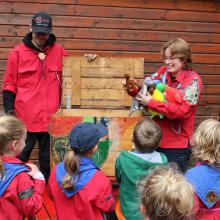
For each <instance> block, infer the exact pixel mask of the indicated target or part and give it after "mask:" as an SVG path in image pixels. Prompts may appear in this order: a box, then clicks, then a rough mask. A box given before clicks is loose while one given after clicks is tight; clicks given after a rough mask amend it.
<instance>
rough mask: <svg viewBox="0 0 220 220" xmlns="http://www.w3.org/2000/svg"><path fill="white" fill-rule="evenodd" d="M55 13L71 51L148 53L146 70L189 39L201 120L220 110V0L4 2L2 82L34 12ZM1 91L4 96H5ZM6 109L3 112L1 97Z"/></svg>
mask: <svg viewBox="0 0 220 220" xmlns="http://www.w3.org/2000/svg"><path fill="white" fill-rule="evenodd" d="M38 11H45V12H47V13H49V14H51V15H52V17H53V23H54V33H55V34H56V36H57V40H58V42H59V43H61V44H62V45H63V46H64V47H65V48H66V49H67V50H68V52H69V54H70V55H75V54H78V55H79V54H84V53H88V52H91V53H96V54H98V55H100V56H122V57H144V58H145V73H146V74H150V73H153V72H154V71H156V70H157V68H158V67H159V66H160V65H161V64H162V63H161V56H160V48H161V46H162V45H163V43H164V42H166V41H168V40H170V39H171V38H174V37H181V38H184V39H185V40H187V41H188V42H189V43H190V45H191V48H192V52H193V60H194V64H195V65H194V67H195V69H196V70H197V71H198V72H199V74H200V75H201V77H202V79H203V82H204V88H203V97H202V101H201V103H200V108H199V111H198V114H197V123H198V122H200V121H201V120H204V119H205V118H207V117H216V118H219V113H220V1H217V0H216V1H212V0H206V1H204V0H156V1H154V0H152V1H150V0H149V1H147V0H133V1H131V0H111V1H110V0H105V1H103V0H63V1H62V0H59V1H58V0H47V1H45V0H34V1H30V0H8V1H2V0H1V1H0V30H1V31H0V82H1V84H2V77H3V73H4V69H5V65H6V59H7V55H8V53H9V51H10V50H11V48H13V47H14V46H15V45H17V44H18V43H20V42H21V40H22V38H23V36H24V35H25V34H26V32H28V31H29V27H28V25H29V24H30V21H31V17H32V14H33V13H35V12H38ZM0 95H1V94H0ZM0 100H1V102H0V104H1V107H0V109H1V112H2V98H1V99H0Z"/></svg>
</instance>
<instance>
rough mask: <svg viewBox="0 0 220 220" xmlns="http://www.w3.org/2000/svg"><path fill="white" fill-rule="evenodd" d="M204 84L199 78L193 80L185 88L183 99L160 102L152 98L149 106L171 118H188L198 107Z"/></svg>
mask: <svg viewBox="0 0 220 220" xmlns="http://www.w3.org/2000/svg"><path fill="white" fill-rule="evenodd" d="M201 91H202V84H201V83H200V82H199V80H197V79H194V80H192V81H191V82H190V83H189V84H188V85H187V86H186V87H185V88H184V90H183V101H182V102H181V103H177V102H169V103H166V102H159V101H156V100H154V99H151V100H150V101H149V103H148V108H150V109H151V110H154V111H157V112H159V113H161V114H163V115H165V116H166V117H168V118H170V119H184V118H187V117H188V116H189V115H190V114H191V112H192V111H193V110H194V109H195V108H196V106H197V105H198V102H199V98H200V96H201Z"/></svg>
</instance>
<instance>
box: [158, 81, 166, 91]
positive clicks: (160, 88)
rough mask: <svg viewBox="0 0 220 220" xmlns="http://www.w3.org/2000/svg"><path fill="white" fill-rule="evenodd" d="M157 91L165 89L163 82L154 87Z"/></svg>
mask: <svg viewBox="0 0 220 220" xmlns="http://www.w3.org/2000/svg"><path fill="white" fill-rule="evenodd" d="M156 88H157V89H158V90H159V91H161V92H164V90H165V84H163V83H158V84H157V87H156Z"/></svg>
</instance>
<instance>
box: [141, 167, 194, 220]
mask: <svg viewBox="0 0 220 220" xmlns="http://www.w3.org/2000/svg"><path fill="white" fill-rule="evenodd" d="M143 187H144V189H143V193H142V198H141V210H142V212H143V214H144V216H145V220H192V219H193V213H194V212H193V207H194V191H193V187H192V186H191V184H190V183H188V182H187V181H186V179H185V178H184V176H183V175H182V174H181V173H179V172H178V171H177V170H176V169H174V168H172V167H170V166H168V167H157V168H155V169H154V170H153V172H152V173H151V174H150V175H149V176H148V177H147V178H146V179H145V181H144V182H143Z"/></svg>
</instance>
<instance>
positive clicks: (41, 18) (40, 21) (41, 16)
mask: <svg viewBox="0 0 220 220" xmlns="http://www.w3.org/2000/svg"><path fill="white" fill-rule="evenodd" d="M31 27H32V32H33V33H45V34H50V32H51V29H52V18H51V17H50V15H48V14H47V13H45V12H38V13H36V14H34V15H33V18H32V24H31Z"/></svg>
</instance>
